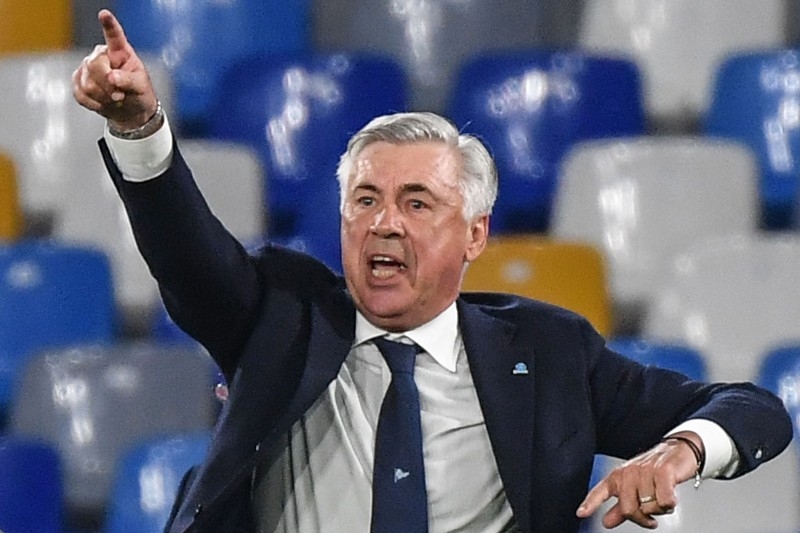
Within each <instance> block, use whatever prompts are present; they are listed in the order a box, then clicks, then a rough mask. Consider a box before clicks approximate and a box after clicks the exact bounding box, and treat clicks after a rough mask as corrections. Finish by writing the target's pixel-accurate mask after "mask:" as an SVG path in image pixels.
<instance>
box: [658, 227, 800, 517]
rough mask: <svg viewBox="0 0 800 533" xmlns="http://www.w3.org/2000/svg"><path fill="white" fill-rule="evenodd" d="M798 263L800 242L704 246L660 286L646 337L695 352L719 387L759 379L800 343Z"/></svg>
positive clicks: (682, 259) (684, 256)
mask: <svg viewBox="0 0 800 533" xmlns="http://www.w3.org/2000/svg"><path fill="white" fill-rule="evenodd" d="M798 264H800V237H798V236H795V235H780V236H777V235H734V236H727V237H712V238H707V239H704V240H701V241H698V242H696V243H695V244H694V245H692V246H691V247H690V248H688V249H687V250H685V251H683V252H682V253H681V254H679V255H678V256H677V257H676V258H675V259H674V260H673V261H672V262H671V263H670V268H669V269H668V270H667V271H666V272H665V274H664V277H663V278H662V280H661V282H659V283H657V285H658V289H657V291H656V293H655V296H654V299H653V303H652V307H651V309H650V310H649V311H648V313H647V316H646V320H645V325H644V328H643V335H644V336H646V337H648V338H654V339H661V340H673V341H680V342H682V343H685V344H687V345H689V346H691V347H694V348H696V349H697V350H699V351H700V352H701V353H703V354H705V356H706V361H707V363H708V369H709V376H710V378H711V379H712V380H713V381H738V380H748V381H752V380H755V379H756V377H757V370H758V367H759V361H760V358H761V356H762V354H763V353H765V351H766V350H767V349H768V348H770V347H772V346H774V345H776V344H780V343H783V342H787V341H789V340H791V339H798V338H800V270H798V268H797V265H798ZM799 501H800V500H799ZM798 516H800V515H798Z"/></svg>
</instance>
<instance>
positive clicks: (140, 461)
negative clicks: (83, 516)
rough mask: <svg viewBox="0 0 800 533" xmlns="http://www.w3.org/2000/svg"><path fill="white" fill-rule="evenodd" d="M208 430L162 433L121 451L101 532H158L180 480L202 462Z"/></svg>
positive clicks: (207, 444) (162, 528) (207, 442)
mask: <svg viewBox="0 0 800 533" xmlns="http://www.w3.org/2000/svg"><path fill="white" fill-rule="evenodd" d="M210 440H211V439H210V434H209V432H207V431H202V432H195V433H186V434H174V435H164V436H161V437H156V438H154V439H148V440H146V441H144V442H141V443H138V444H136V445H134V446H133V447H132V448H131V449H130V450H128V451H127V452H125V453H124V455H123V456H122V457H121V461H120V463H119V466H118V468H117V475H116V477H115V482H114V485H113V489H112V492H111V496H110V499H109V509H108V513H107V516H108V518H107V522H106V525H105V527H104V528H103V532H104V533H131V532H133V531H135V532H136V533H161V532H162V531H163V530H164V526H165V524H166V523H167V520H168V518H169V513H170V510H171V508H172V503H173V501H174V499H175V496H176V495H177V492H178V487H179V485H180V482H181V479H182V477H183V475H184V473H186V471H188V470H189V468H191V467H192V466H195V465H197V464H199V463H201V462H202V461H203V459H204V458H205V455H206V451H207V449H208V446H209V443H210Z"/></svg>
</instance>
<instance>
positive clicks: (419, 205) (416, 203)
mask: <svg viewBox="0 0 800 533" xmlns="http://www.w3.org/2000/svg"><path fill="white" fill-rule="evenodd" d="M408 205H409V206H411V209H413V210H415V211H416V210H420V209H425V208H426V207H428V204H426V203H425V202H423V201H422V200H418V199H413V200H409V202H408Z"/></svg>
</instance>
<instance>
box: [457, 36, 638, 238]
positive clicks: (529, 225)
mask: <svg viewBox="0 0 800 533" xmlns="http://www.w3.org/2000/svg"><path fill="white" fill-rule="evenodd" d="M449 115H450V118H452V119H453V120H454V121H455V122H456V123H457V124H458V126H459V127H460V128H461V129H462V130H464V131H466V132H469V133H473V134H477V135H478V136H479V137H481V138H482V139H483V140H484V141H486V143H487V144H488V145H489V148H490V150H491V151H492V152H493V153H494V156H495V159H496V162H497V168H498V172H499V175H500V191H499V197H498V201H497V205H496V206H495V213H494V218H493V220H492V228H493V230H495V231H497V232H502V233H510V232H517V233H519V232H544V231H546V230H547V229H548V226H549V219H550V210H551V202H552V200H553V195H554V193H555V190H556V186H557V175H558V169H559V165H560V163H561V159H562V157H563V156H564V154H565V153H566V152H567V151H568V150H569V149H570V148H571V147H572V146H573V145H574V144H575V143H577V142H578V141H581V140H585V139H591V138H606V137H617V136H623V135H638V134H641V133H644V128H645V125H644V111H643V107H642V101H641V87H640V79H639V73H638V71H637V69H636V66H635V65H634V64H633V63H632V62H631V61H627V60H621V59H608V58H601V57H595V56H590V55H585V54H580V53H571V52H550V51H542V50H536V51H529V52H515V53H511V52H510V53H497V54H487V55H483V56H478V57H476V58H474V59H472V60H471V61H469V62H468V63H467V64H466V65H465V67H464V68H463V70H462V71H461V72H460V74H459V76H458V80H457V83H456V87H455V89H454V95H453V100H452V103H451V106H450V111H449Z"/></svg>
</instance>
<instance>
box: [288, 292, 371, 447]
mask: <svg viewBox="0 0 800 533" xmlns="http://www.w3.org/2000/svg"><path fill="white" fill-rule="evenodd" d="M342 299H343V300H346V302H340V303H342V304H343V305H339V306H338V308H337V307H336V306H331V307H329V308H328V312H325V311H324V310H323V309H321V308H320V307H318V306H313V307H312V309H311V338H310V339H309V343H308V358H307V360H306V365H305V368H304V369H303V373H302V376H301V377H300V383H299V384H298V387H297V392H296V393H295V394H294V397H293V398H292V401H291V402H290V404H289V407H288V408H287V409H286V411H285V414H284V416H283V417H281V420H280V421H279V422H278V424H276V426H275V430H276V431H277V432H278V433H282V432H284V431H286V430H288V428H289V427H290V426H291V425H292V424H293V423H294V422H295V421H296V420H297V419H299V418H300V417H301V416H302V415H303V413H305V412H306V411H307V410H308V409H309V408H310V407H311V405H312V404H313V403H314V402H315V401H317V399H318V398H319V397H320V396H321V395H322V393H323V392H324V390H325V389H326V388H327V387H328V385H329V384H330V383H331V381H333V380H334V379H335V378H336V376H337V375H338V373H339V369H340V368H341V367H342V364H343V363H344V360H345V359H346V358H347V354H349V353H350V349H351V347H352V346H353V340H354V339H355V330H356V325H355V324H356V323H355V316H356V315H355V307H354V306H353V304H352V301H351V300H350V299H349V298H347V297H343V298H342ZM345 304H346V305H345ZM332 309H335V311H332Z"/></svg>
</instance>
